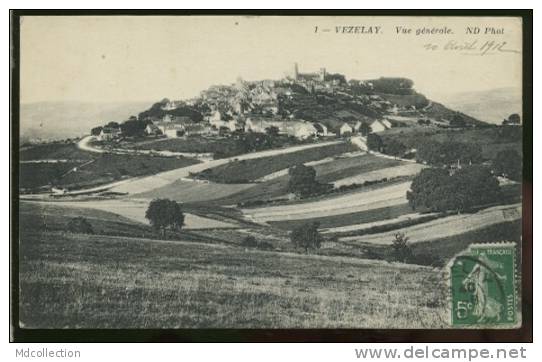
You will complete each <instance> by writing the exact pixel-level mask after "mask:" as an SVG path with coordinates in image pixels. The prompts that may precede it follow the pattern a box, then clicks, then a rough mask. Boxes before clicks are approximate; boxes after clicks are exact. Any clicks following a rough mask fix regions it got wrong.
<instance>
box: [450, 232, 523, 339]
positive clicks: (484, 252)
mask: <svg viewBox="0 0 542 362" xmlns="http://www.w3.org/2000/svg"><path fill="white" fill-rule="evenodd" d="M516 247H517V245H516V244H515V243H511V242H503V243H490V244H473V245H471V246H470V247H469V248H468V249H467V250H466V251H465V252H463V253H461V254H460V255H458V256H456V257H455V258H453V259H452V261H451V262H450V264H449V265H448V268H449V269H448V270H449V273H450V293H451V308H450V310H451V326H452V327H462V328H469V327H475V328H514V327H517V326H518V325H519V324H520V323H521V318H520V315H521V313H520V310H519V308H520V303H519V301H518V295H519V294H518V289H517V288H518V285H519V278H518V276H517V273H516V271H517V262H518V260H517V253H516Z"/></svg>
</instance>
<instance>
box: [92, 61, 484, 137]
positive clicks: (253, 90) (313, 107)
mask: <svg viewBox="0 0 542 362" xmlns="http://www.w3.org/2000/svg"><path fill="white" fill-rule="evenodd" d="M124 123H125V126H124V127H121V125H119V124H118V123H117V122H112V123H110V124H107V123H106V124H104V125H103V126H100V127H96V128H94V129H93V130H92V134H93V135H95V136H97V137H98V139H100V140H105V141H107V140H111V139H115V138H117V137H120V136H121V133H123V132H124V133H125V136H133V135H142V134H146V135H147V136H165V137H168V138H177V137H182V136H188V135H209V136H226V135H230V134H233V133H236V132H237V133H239V132H262V133H265V132H266V131H267V130H269V129H271V130H273V131H275V132H277V133H279V134H285V135H289V136H292V137H295V138H297V139H301V140H303V139H308V138H313V137H326V136H343V137H344V136H350V135H353V134H361V135H363V136H366V135H367V134H368V133H371V132H375V133H377V132H382V131H385V130H387V129H390V128H393V127H405V126H409V125H415V124H424V125H431V124H432V125H435V126H438V127H443V128H447V127H464V126H465V125H469V126H476V125H483V122H480V121H477V120H475V119H474V118H472V117H469V116H467V115H465V114H462V113H459V112H454V111H452V110H449V109H447V108H446V107H444V106H443V105H441V104H438V103H434V102H432V101H431V100H429V99H427V98H426V97H425V96H424V95H422V94H420V93H418V92H416V90H415V89H414V83H413V81H412V80H409V79H406V78H378V79H372V80H363V81H362V80H356V79H350V80H347V79H346V77H345V76H344V75H342V74H338V73H330V72H328V71H327V70H326V68H320V69H319V70H318V71H317V72H314V73H303V72H301V71H300V70H299V66H298V64H297V63H296V64H294V66H293V69H292V71H291V74H290V75H288V76H286V77H284V78H283V79H280V80H261V81H244V80H243V79H241V78H238V80H237V82H236V83H235V84H231V85H216V86H211V87H209V88H208V89H206V90H203V91H202V92H201V94H200V95H199V96H198V97H196V98H193V99H188V100H169V99H163V100H162V101H160V102H157V103H155V104H154V105H153V106H151V107H150V108H149V109H147V110H145V111H143V112H141V113H139V115H138V116H133V117H131V118H130V119H129V120H127V121H126V122H124Z"/></svg>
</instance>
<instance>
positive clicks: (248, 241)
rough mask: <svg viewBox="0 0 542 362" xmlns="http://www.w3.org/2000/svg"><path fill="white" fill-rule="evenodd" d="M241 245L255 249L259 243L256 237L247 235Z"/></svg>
mask: <svg viewBox="0 0 542 362" xmlns="http://www.w3.org/2000/svg"><path fill="white" fill-rule="evenodd" d="M241 245H242V246H245V247H249V248H254V247H256V246H258V241H257V240H256V238H255V237H254V236H252V235H247V236H246V237H245V238H244V239H243V241H242V242H241Z"/></svg>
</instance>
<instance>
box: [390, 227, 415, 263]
mask: <svg viewBox="0 0 542 362" xmlns="http://www.w3.org/2000/svg"><path fill="white" fill-rule="evenodd" d="M391 256H392V258H393V260H395V261H399V262H401V263H407V262H409V261H410V260H411V259H412V249H411V248H410V245H408V237H406V236H405V234H404V233H396V234H395V239H393V241H392V244H391Z"/></svg>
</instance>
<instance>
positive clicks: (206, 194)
mask: <svg viewBox="0 0 542 362" xmlns="http://www.w3.org/2000/svg"><path fill="white" fill-rule="evenodd" d="M253 186H254V184H218V183H214V182H201V181H195V180H186V179H182V180H177V181H174V182H173V183H171V184H169V185H166V186H162V187H159V188H157V189H154V190H152V191H148V192H143V193H140V194H136V195H134V197H140V198H168V199H171V200H175V201H179V202H184V203H186V202H202V201H210V200H215V199H221V198H225V197H228V196H230V195H233V194H237V193H239V192H241V193H242V192H244V190H246V189H248V188H251V187H253Z"/></svg>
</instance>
